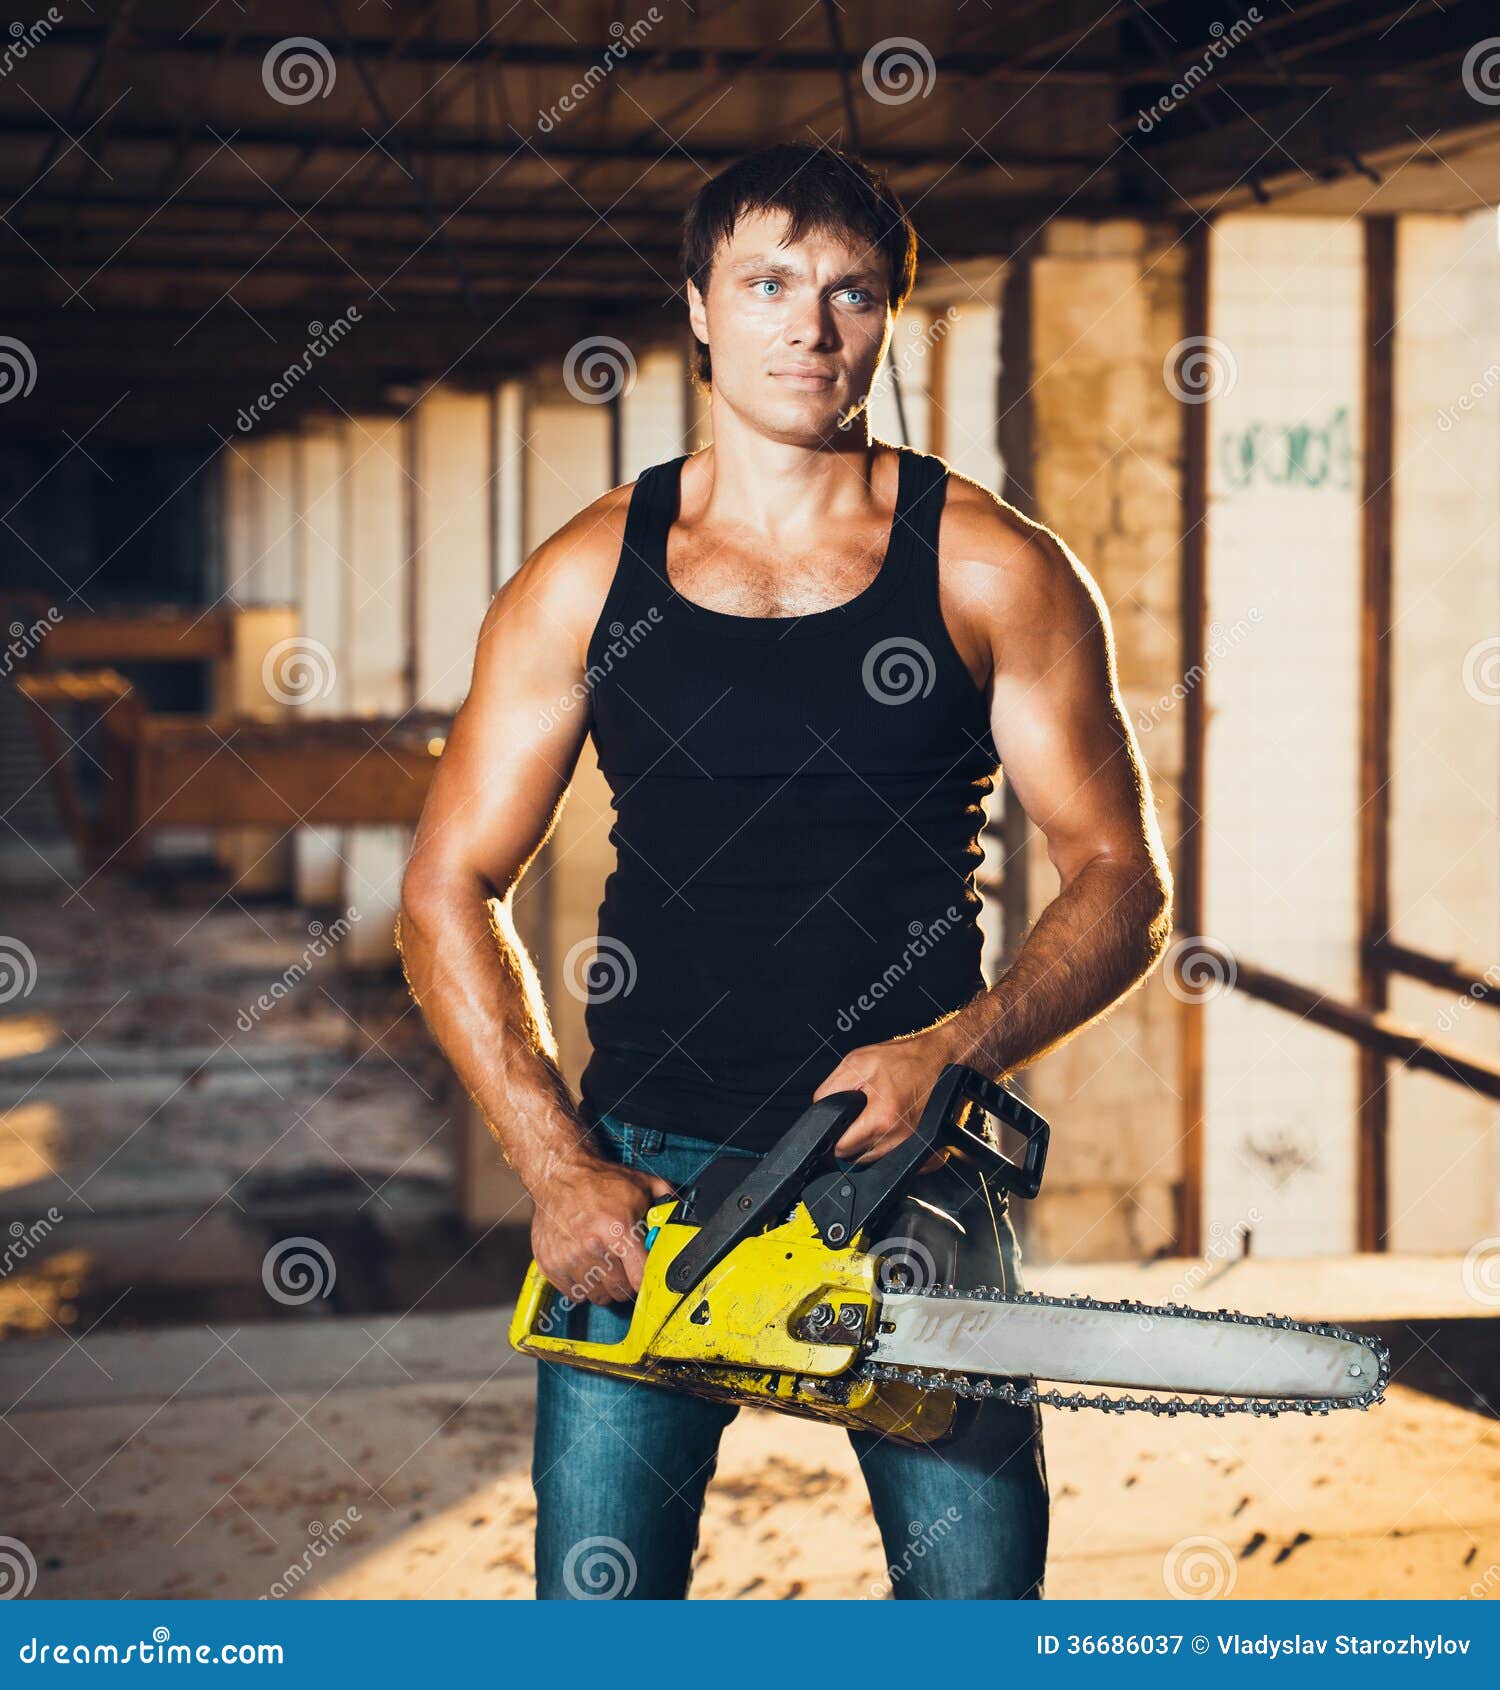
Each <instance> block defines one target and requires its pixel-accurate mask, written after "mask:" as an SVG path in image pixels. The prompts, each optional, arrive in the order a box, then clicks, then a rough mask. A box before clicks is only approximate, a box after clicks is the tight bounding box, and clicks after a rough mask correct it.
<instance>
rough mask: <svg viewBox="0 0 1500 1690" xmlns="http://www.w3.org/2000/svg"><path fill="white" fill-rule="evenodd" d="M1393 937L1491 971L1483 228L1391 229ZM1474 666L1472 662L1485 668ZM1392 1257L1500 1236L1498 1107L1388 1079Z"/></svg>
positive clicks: (1466, 1094)
mask: <svg viewBox="0 0 1500 1690" xmlns="http://www.w3.org/2000/svg"><path fill="white" fill-rule="evenodd" d="M1396 266H1397V269H1396V325H1397V327H1396V350H1395V357H1396V372H1395V378H1396V379H1395V395H1396V426H1395V500H1394V505H1395V513H1394V519H1393V520H1394V534H1393V547H1392V551H1393V560H1392V562H1393V574H1394V589H1393V604H1392V624H1393V626H1392V633H1391V639H1392V644H1393V657H1392V663H1393V676H1392V693H1393V707H1392V731H1391V769H1392V778H1391V822H1390V832H1391V925H1392V932H1393V937H1395V938H1396V939H1397V940H1399V941H1400V942H1402V943H1404V944H1407V945H1410V946H1412V947H1413V948H1415V949H1418V950H1424V951H1427V952H1429V953H1431V954H1432V955H1435V956H1439V957H1459V958H1463V959H1465V960H1467V961H1469V962H1472V963H1474V964H1476V965H1477V966H1478V967H1479V968H1481V969H1483V968H1485V967H1487V966H1489V965H1490V963H1491V962H1492V960H1493V959H1494V958H1495V957H1496V956H1497V955H1500V849H1497V848H1496V824H1495V814H1496V770H1497V769H1500V709H1497V708H1496V704H1497V692H1500V685H1497V675H1500V321H1497V318H1496V315H1495V300H1496V292H1497V287H1500V255H1497V252H1496V240H1495V213H1494V212H1493V211H1491V210H1488V209H1486V210H1482V211H1476V212H1473V213H1472V214H1471V215H1469V216H1452V217H1425V216H1424V217H1415V216H1414V217H1403V218H1402V219H1401V220H1400V222H1399V223H1398V226H1397V245H1396ZM1486 654H1487V655H1486ZM1390 1006H1391V1013H1392V1014H1393V1015H1394V1016H1395V1017H1396V1018H1397V1019H1398V1020H1401V1021H1408V1022H1412V1023H1415V1024H1416V1025H1418V1026H1421V1027H1425V1028H1426V1029H1427V1030H1428V1031H1429V1032H1430V1033H1431V1034H1432V1035H1433V1036H1434V1037H1436V1038H1438V1039H1442V1040H1444V1041H1445V1042H1447V1043H1450V1044H1454V1045H1458V1046H1460V1047H1462V1048H1466V1049H1469V1050H1474V1051H1479V1052H1482V1053H1487V1054H1488V1055H1489V1056H1490V1057H1491V1059H1493V1058H1495V1057H1496V1056H1497V1055H1500V1016H1497V1015H1496V1014H1495V1012H1494V1010H1493V1009H1486V1008H1483V1007H1481V1006H1479V1005H1477V1004H1476V1003H1475V1002H1474V1001H1473V1000H1472V999H1471V998H1468V997H1465V996H1462V995H1458V994H1455V993H1453V992H1446V991H1439V990H1437V989H1436V988H1435V987H1432V986H1427V985H1424V984H1423V983H1422V982H1421V981H1418V980H1411V979H1407V978H1405V977H1403V976H1401V975H1397V976H1395V977H1393V979H1392V981H1391V989H1390ZM1390 1072H1391V1079H1390V1085H1389V1090H1388V1098H1389V1110H1390V1125H1389V1135H1390V1151H1391V1159H1390V1223H1391V1239H1390V1245H1391V1248H1392V1249H1394V1250H1412V1251H1432V1252H1438V1251H1444V1252H1446V1251H1458V1252H1465V1251H1467V1250H1468V1249H1469V1248H1470V1246H1471V1245H1473V1244H1475V1243H1476V1242H1477V1241H1479V1240H1480V1239H1483V1238H1489V1237H1493V1236H1494V1235H1495V1234H1496V1233H1497V1232H1500V1131H1497V1115H1496V1109H1495V1105H1494V1104H1493V1103H1492V1102H1490V1101H1488V1100H1487V1099H1485V1098H1482V1097H1479V1096H1477V1095H1476V1094H1474V1093H1472V1092H1470V1091H1468V1090H1466V1089H1465V1088H1464V1087H1463V1086H1458V1085H1453V1084H1449V1083H1445V1082H1444V1081H1442V1080H1440V1079H1438V1078H1436V1077H1435V1076H1432V1075H1428V1074H1417V1073H1413V1072H1411V1071H1410V1070H1408V1069H1405V1068H1402V1067H1400V1066H1396V1065H1393V1066H1392V1068H1391V1071H1390Z"/></svg>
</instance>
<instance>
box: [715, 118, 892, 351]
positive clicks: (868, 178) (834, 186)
mask: <svg viewBox="0 0 1500 1690" xmlns="http://www.w3.org/2000/svg"><path fill="white" fill-rule="evenodd" d="M759 211H782V212H785V213H786V214H787V216H788V217H789V218H790V219H791V223H790V227H789V228H788V230H787V234H786V237H785V244H786V245H788V246H790V245H792V244H793V243H794V242H796V241H799V240H801V239H802V237H803V235H804V234H806V233H808V232H809V231H814V230H816V231H820V232H823V233H827V234H838V235H842V236H844V237H845V238H846V239H848V240H850V241H851V242H852V243H853V244H855V245H861V244H867V245H869V246H871V247H874V248H875V249H876V250H877V251H879V252H882V253H884V254H885V258H886V262H887V264H888V266H889V269H890V281H891V292H890V305H891V310H892V311H899V310H900V309H901V307H902V306H903V305H904V304H905V303H906V298H907V295H908V294H910V292H911V290H912V284H913V283H914V282H915V281H916V277H917V236H916V231H915V230H914V229H913V228H912V226H911V220H910V219H909V218H908V217H907V215H906V211H905V208H904V207H903V206H902V204H901V201H900V200H899V199H897V197H896V195H895V194H894V192H893V191H892V190H891V188H890V186H889V185H888V184H887V182H886V180H885V178H884V176H883V175H881V174H880V173H878V172H877V171H874V170H872V169H871V168H870V167H869V165H867V164H866V163H865V162H864V160H863V159H859V158H855V157H854V156H853V155H852V154H850V153H845V152H841V151H840V150H839V149H838V148H837V147H824V146H806V145H802V144H800V143H796V142H785V143H783V144H781V145H780V146H775V147H766V148H765V149H764V150H763V151H761V152H758V153H751V154H750V155H749V156H748V157H747V158H742V159H740V160H739V162H738V163H737V164H732V165H730V166H729V168H728V169H727V170H722V171H720V172H719V174H718V175H717V176H715V177H714V179H713V180H712V181H711V182H707V183H705V184H704V186H703V187H702V188H701V189H699V191H698V195H697V197H696V198H695V199H694V201H693V203H692V205H691V206H690V207H689V209H688V213H687V216H686V218H684V220H683V228H682V273H683V275H684V276H685V277H686V278H687V280H688V281H690V282H692V283H693V284H694V286H696V287H697V289H698V291H699V292H700V293H701V294H703V296H704V297H705V298H707V296H708V278H709V273H710V271H711V270H712V269H713V261H714V257H715V255H716V254H717V253H718V251H719V248H720V247H721V246H722V245H723V244H724V242H725V241H727V240H728V239H729V238H730V237H731V236H732V235H733V234H734V229H735V224H736V223H737V222H738V221H739V219H740V217H742V216H745V215H749V214H754V213H755V212H759ZM693 373H694V375H695V376H696V377H697V378H698V380H699V381H701V382H703V383H705V384H707V383H708V382H709V381H711V380H712V370H711V368H710V364H709V356H708V348H707V347H706V346H705V345H704V344H703V342H702V341H700V340H698V339H697V337H696V336H695V337H694V340H693Z"/></svg>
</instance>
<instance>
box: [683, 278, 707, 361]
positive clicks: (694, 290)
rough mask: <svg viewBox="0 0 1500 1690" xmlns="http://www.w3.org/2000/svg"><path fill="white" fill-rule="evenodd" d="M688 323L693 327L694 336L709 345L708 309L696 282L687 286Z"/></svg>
mask: <svg viewBox="0 0 1500 1690" xmlns="http://www.w3.org/2000/svg"><path fill="white" fill-rule="evenodd" d="M687 301H688V322H689V323H690V324H691V326H692V330H693V333H694V335H696V336H697V338H698V339H699V340H701V341H702V342H703V344H704V345H705V346H707V345H708V307H707V306H706V305H705V304H704V302H703V295H702V294H701V293H700V292H699V291H698V284H697V283H696V282H689V283H688V285H687Z"/></svg>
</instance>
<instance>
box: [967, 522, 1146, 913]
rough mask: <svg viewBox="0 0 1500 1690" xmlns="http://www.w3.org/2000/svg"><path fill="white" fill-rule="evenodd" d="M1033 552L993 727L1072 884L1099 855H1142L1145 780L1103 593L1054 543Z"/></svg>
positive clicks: (1033, 545) (1040, 541)
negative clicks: (1120, 684) (1119, 682)
mask: <svg viewBox="0 0 1500 1690" xmlns="http://www.w3.org/2000/svg"><path fill="white" fill-rule="evenodd" d="M1028 550H1029V551H1030V553H1031V556H1030V558H1029V562H1028V567H1027V568H1026V570H1025V578H1024V581H1023V583H1022V585H1021V587H1020V589H1019V590H1018V592H1017V593H1016V595H1015V600H1014V602H1013V604H1012V606H1011V614H1009V615H1007V616H1006V617H1005V618H1004V619H1003V625H1002V626H1001V627H1000V628H999V629H998V630H997V636H996V656H995V673H994V685H993V692H992V699H991V727H992V731H993V734H994V738H995V746H996V749H997V751H998V752H999V754H1000V759H1001V763H1002V766H1003V768H1004V772H1005V778H1006V779H1007V780H1008V781H1009V782H1010V785H1011V789H1012V790H1013V792H1014V793H1015V796H1016V798H1017V799H1018V801H1019V802H1020V804H1021V807H1022V809H1024V810H1025V812H1026V814H1027V815H1028V816H1029V817H1030V819H1031V820H1032V822H1033V823H1035V825H1036V826H1037V827H1039V828H1040V829H1041V830H1042V832H1043V833H1044V835H1045V836H1046V840H1047V849H1048V855H1049V856H1050V857H1051V859H1052V862H1053V864H1054V865H1055V866H1056V868H1057V870H1058V873H1059V874H1060V875H1061V876H1062V877H1063V880H1064V882H1066V881H1067V880H1068V879H1069V878H1070V877H1071V876H1072V875H1073V874H1075V873H1076V872H1077V871H1078V870H1079V869H1080V868H1082V866H1083V865H1084V864H1085V863H1086V862H1088V861H1090V860H1091V859H1092V858H1094V857H1097V856H1099V855H1100V854H1101V853H1105V852H1109V853H1114V854H1119V855H1125V854H1134V853H1137V852H1139V851H1141V850H1142V849H1143V848H1144V845H1145V828H1144V822H1143V791H1142V780H1141V774H1140V767H1139V761H1138V755H1137V751H1136V747H1135V743H1134V739H1133V737H1132V735H1131V733H1130V730H1129V727H1128V725H1127V723H1126V721H1125V718H1124V712H1123V708H1122V705H1121V702H1120V697H1119V691H1118V686H1117V682H1116V675H1115V664H1114V648H1113V640H1112V638H1111V634H1110V630H1109V619H1108V612H1107V611H1106V609H1105V607H1104V604H1103V601H1102V599H1101V598H1100V597H1099V594H1098V590H1097V588H1096V587H1095V586H1094V584H1093V581H1092V580H1091V578H1090V577H1089V575H1088V573H1087V571H1086V570H1084V569H1083V568H1082V566H1081V565H1080V564H1078V562H1077V560H1076V559H1075V558H1073V557H1072V555H1071V553H1069V552H1068V551H1067V549H1066V548H1065V547H1063V546H1062V545H1061V544H1060V542H1058V541H1057V540H1056V539H1055V538H1053V537H1051V536H1047V537H1045V538H1034V539H1031V540H1029V541H1028Z"/></svg>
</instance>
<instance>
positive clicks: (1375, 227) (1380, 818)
mask: <svg viewBox="0 0 1500 1690" xmlns="http://www.w3.org/2000/svg"><path fill="white" fill-rule="evenodd" d="M1364 228H1365V323H1364V330H1365V370H1364V389H1365V392H1364V413H1365V416H1364V447H1365V455H1364V485H1363V490H1362V492H1363V497H1362V501H1361V507H1360V509H1361V549H1362V552H1363V558H1362V569H1363V575H1364V583H1363V588H1364V590H1363V593H1362V595H1361V596H1362V601H1363V613H1362V616H1361V621H1360V711H1359V864H1358V874H1359V889H1358V898H1359V935H1360V948H1359V1002H1360V1004H1361V1005H1362V1006H1363V1007H1364V1008H1366V1009H1368V1010H1371V1011H1375V1012H1379V1011H1380V1010H1383V1009H1385V1008H1386V1006H1387V1004H1388V1002H1389V976H1388V973H1387V969H1386V963H1385V958H1384V955H1383V953H1382V951H1381V949H1380V944H1381V941H1383V940H1384V939H1385V937H1386V936H1387V934H1388V933H1389V932H1390V926H1391V921H1390V815H1391V805H1390V789H1391V639H1390V635H1391V475H1392V465H1393V461H1394V450H1395V447H1394V429H1395V384H1394V362H1395V344H1396V221H1395V219H1394V218H1393V217H1370V218H1366V219H1365V225H1364ZM1386 1079H1387V1075H1386V1062H1385V1057H1384V1056H1383V1054H1382V1053H1381V1051H1380V1050H1379V1049H1378V1048H1376V1047H1374V1046H1371V1045H1361V1047H1360V1058H1359V1116H1358V1122H1357V1126H1358V1132H1359V1159H1358V1175H1357V1177H1358V1184H1359V1191H1358V1204H1357V1210H1356V1213H1357V1225H1358V1234H1357V1237H1358V1242H1359V1248H1360V1249H1361V1250H1367V1251H1373V1250H1384V1249H1385V1248H1386V1243H1387V1232H1388V1229H1389V1225H1390V1102H1389V1097H1388V1094H1387V1089H1386Z"/></svg>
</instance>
